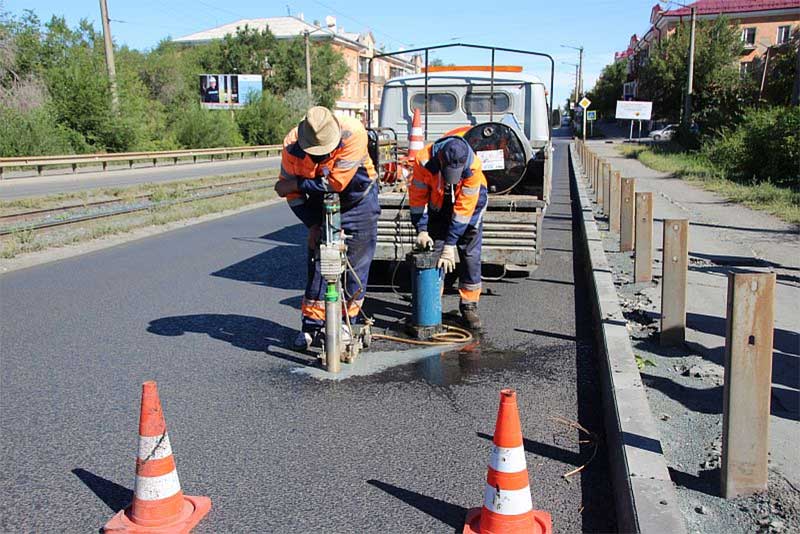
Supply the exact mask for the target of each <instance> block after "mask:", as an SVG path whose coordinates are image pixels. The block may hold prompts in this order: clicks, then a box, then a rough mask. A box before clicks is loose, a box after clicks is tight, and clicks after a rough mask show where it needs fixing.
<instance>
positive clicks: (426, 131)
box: [423, 49, 428, 143]
mask: <svg viewBox="0 0 800 534" xmlns="http://www.w3.org/2000/svg"><path fill="white" fill-rule="evenodd" d="M423 139H425V142H426V143H427V142H428V50H427V49H426V50H425V135H424V136H423Z"/></svg>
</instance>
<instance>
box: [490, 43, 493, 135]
mask: <svg viewBox="0 0 800 534" xmlns="http://www.w3.org/2000/svg"><path fill="white" fill-rule="evenodd" d="M489 87H490V89H489V122H494V48H492V76H491V80H490V82H489Z"/></svg>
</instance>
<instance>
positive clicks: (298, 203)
mask: <svg viewBox="0 0 800 534" xmlns="http://www.w3.org/2000/svg"><path fill="white" fill-rule="evenodd" d="M305 203H306V199H305V198H303V197H297V198H291V199H289V207H290V208H296V207H297V206H302V205H303V204H305Z"/></svg>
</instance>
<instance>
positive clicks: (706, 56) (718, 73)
mask: <svg viewBox="0 0 800 534" xmlns="http://www.w3.org/2000/svg"><path fill="white" fill-rule="evenodd" d="M689 30H690V28H689V24H682V25H679V26H678V27H677V28H676V31H675V33H674V34H672V35H670V36H669V37H668V38H665V39H663V40H662V41H660V42H657V43H655V44H654V45H653V46H652V47H651V48H650V53H649V56H648V57H647V58H645V59H644V61H643V62H642V65H640V66H639V95H640V98H641V99H642V100H652V101H653V114H654V116H655V117H656V118H660V119H667V120H669V121H671V122H677V121H678V120H679V119H680V116H681V110H682V109H683V95H684V91H685V90H686V85H687V83H686V81H687V77H688V72H687V65H688V54H689V33H690V31H689ZM741 49H742V42H741V39H740V36H739V33H738V30H737V29H736V27H734V26H733V25H731V24H730V22H729V21H728V20H727V19H726V18H725V17H718V18H717V19H715V20H713V21H698V22H697V29H696V37H695V61H694V84H693V90H694V97H693V100H692V102H693V105H692V108H693V113H694V114H693V117H692V119H693V120H694V121H696V122H697V123H698V124H699V125H700V127H701V130H702V131H704V132H706V133H713V132H716V131H719V129H720V128H722V127H723V126H725V125H727V124H730V123H731V121H732V120H736V118H737V117H738V116H739V115H740V113H741V109H742V106H743V105H744V104H746V103H747V102H746V101H743V100H742V98H741V97H742V94H743V86H742V83H741V79H740V76H739V69H738V59H739V54H740V52H741Z"/></svg>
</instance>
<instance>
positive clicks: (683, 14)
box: [615, 0, 800, 100]
mask: <svg viewBox="0 0 800 534" xmlns="http://www.w3.org/2000/svg"><path fill="white" fill-rule="evenodd" d="M691 8H694V9H695V12H696V18H697V20H713V19H716V18H718V17H720V16H725V17H726V18H727V19H728V20H730V21H731V23H732V24H735V25H736V26H737V27H738V28H739V30H740V31H741V38H742V43H743V44H744V47H743V51H742V55H741V56H740V58H739V68H740V70H741V71H742V72H745V71H747V70H748V69H750V68H752V65H753V60H754V59H755V58H756V57H757V56H760V55H763V54H764V53H765V52H766V51H767V50H769V49H770V48H771V47H774V46H778V45H781V44H785V43H787V42H789V39H790V38H791V36H792V35H793V34H794V32H797V31H800V0H698V1H697V2H694V3H691V4H687V5H686V6H679V7H675V8H672V9H664V8H662V7H661V5H659V4H656V5H655V6H653V8H652V10H651V11H650V25H649V28H648V30H647V31H646V32H645V33H644V34H643V35H642V36H641V37H639V36H637V35H633V36H632V37H631V39H630V41H629V43H628V48H627V49H626V50H624V51H623V52H617V53H616V54H615V60H617V61H627V62H628V74H629V76H628V78H629V80H628V82H627V83H626V84H625V86H624V88H623V98H624V99H626V100H631V99H635V98H636V97H637V90H638V82H637V79H636V67H637V65H638V64H640V63H641V62H643V61H646V59H647V57H648V55H649V53H650V46H651V45H652V44H653V43H656V42H658V41H660V40H661V39H667V38H669V36H670V35H672V34H673V33H674V32H675V30H676V28H677V27H678V26H679V25H681V24H688V23H689V22H690V20H691Z"/></svg>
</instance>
